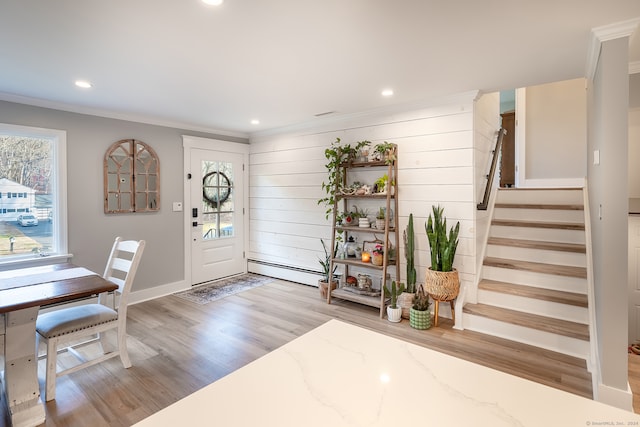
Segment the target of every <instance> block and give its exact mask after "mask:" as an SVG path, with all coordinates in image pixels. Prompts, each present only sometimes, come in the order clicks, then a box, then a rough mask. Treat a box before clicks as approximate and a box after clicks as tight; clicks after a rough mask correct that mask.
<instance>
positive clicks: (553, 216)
mask: <svg viewBox="0 0 640 427" xmlns="http://www.w3.org/2000/svg"><path fill="white" fill-rule="evenodd" d="M493 217H494V219H517V220H523V221H549V222H569V223H572V224H573V223H577V224H584V212H583V211H575V210H556V209H517V208H496V209H495V210H494V213H493Z"/></svg>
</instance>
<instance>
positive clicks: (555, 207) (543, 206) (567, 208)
mask: <svg viewBox="0 0 640 427" xmlns="http://www.w3.org/2000/svg"><path fill="white" fill-rule="evenodd" d="M494 207H496V208H503V209H553V210H562V211H582V210H584V206H583V205H578V204H569V205H566V204H547V203H496V204H495V206H494Z"/></svg>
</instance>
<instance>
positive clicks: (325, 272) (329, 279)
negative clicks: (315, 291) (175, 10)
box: [318, 239, 338, 299]
mask: <svg viewBox="0 0 640 427" xmlns="http://www.w3.org/2000/svg"><path fill="white" fill-rule="evenodd" d="M320 243H322V249H324V259H321V258H318V262H319V263H320V266H321V267H322V279H320V280H318V288H319V289H320V296H322V298H324V299H326V298H327V292H329V283H331V290H334V289H335V288H336V287H337V286H338V281H337V280H336V279H335V278H334V276H333V275H334V273H335V272H336V268H338V266H337V265H334V266H333V271H329V269H330V268H331V256H332V255H331V253H330V252H329V251H328V250H327V245H325V243H324V240H322V239H320ZM337 250H338V246H337V245H336V248H335V249H334V251H333V256H334V257H335V256H336V252H337Z"/></svg>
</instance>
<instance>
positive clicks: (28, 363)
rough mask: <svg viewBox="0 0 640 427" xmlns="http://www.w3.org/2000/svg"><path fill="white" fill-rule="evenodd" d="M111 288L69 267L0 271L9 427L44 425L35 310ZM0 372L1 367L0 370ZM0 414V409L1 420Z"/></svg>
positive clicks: (82, 270)
mask: <svg viewBox="0 0 640 427" xmlns="http://www.w3.org/2000/svg"><path fill="white" fill-rule="evenodd" d="M116 289H118V286H117V285H116V284H114V283H112V282H110V281H108V280H105V279H104V278H102V276H100V275H99V274H97V273H94V272H93V271H91V270H88V269H86V268H83V267H78V266H76V265H73V264H70V263H63V264H52V265H44V266H37V267H29V268H21V269H15V270H7V271H1V272H0V343H2V342H4V345H3V348H4V377H3V381H2V386H3V391H4V398H5V399H6V405H7V408H8V411H9V418H10V421H11V423H12V425H13V426H14V427H26V426H37V425H40V424H42V423H44V421H45V410H44V404H43V402H42V399H41V398H40V386H39V383H38V355H37V349H36V319H37V317H38V311H39V310H40V308H41V307H43V306H47V305H51V304H56V303H61V302H68V301H72V300H76V299H80V298H84V297H90V296H92V295H97V294H100V293H103V292H110V291H114V290H116ZM2 368H3V367H2V366H0V370H1V369H2ZM1 404H4V402H0V408H1V406H2V405H1ZM2 412H3V411H2V410H1V409H0V415H1V414H2ZM0 421H2V417H1V416H0Z"/></svg>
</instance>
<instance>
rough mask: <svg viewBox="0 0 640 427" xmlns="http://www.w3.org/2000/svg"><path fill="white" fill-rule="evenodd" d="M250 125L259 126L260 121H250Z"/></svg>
mask: <svg viewBox="0 0 640 427" xmlns="http://www.w3.org/2000/svg"><path fill="white" fill-rule="evenodd" d="M251 124H252V125H259V124H260V120H258V119H253V120H251Z"/></svg>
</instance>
